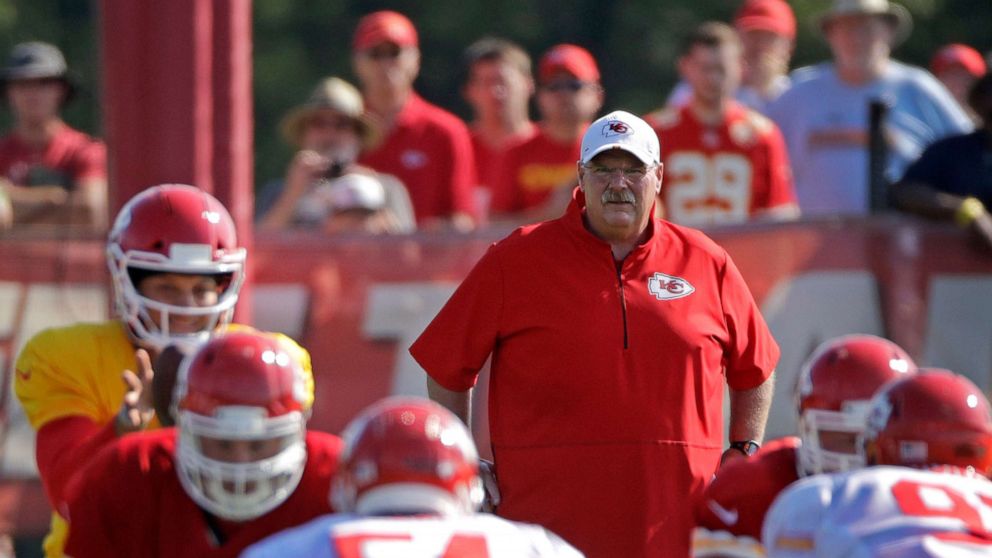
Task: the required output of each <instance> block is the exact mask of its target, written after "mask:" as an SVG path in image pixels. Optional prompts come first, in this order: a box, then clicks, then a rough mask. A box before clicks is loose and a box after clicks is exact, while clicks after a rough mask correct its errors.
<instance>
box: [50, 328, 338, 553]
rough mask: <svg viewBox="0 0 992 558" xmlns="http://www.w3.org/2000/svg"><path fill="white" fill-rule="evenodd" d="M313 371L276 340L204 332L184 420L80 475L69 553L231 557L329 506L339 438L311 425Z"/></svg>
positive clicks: (115, 450)
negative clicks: (309, 388)
mask: <svg viewBox="0 0 992 558" xmlns="http://www.w3.org/2000/svg"><path fill="white" fill-rule="evenodd" d="M306 374H307V373H306V372H305V371H304V368H303V363H302V362H301V361H300V360H299V357H298V355H297V354H296V351H294V349H293V348H292V347H288V348H287V346H286V345H285V344H284V343H283V342H282V341H281V340H280V339H278V338H277V337H274V336H271V335H267V334H262V333H257V332H254V333H248V332H238V333H227V334H223V335H220V336H217V337H215V338H214V339H212V340H210V341H208V342H207V343H206V344H205V345H204V346H203V347H201V348H200V349H199V350H198V351H197V352H196V353H195V354H194V355H193V356H192V357H191V361H190V363H189V364H188V365H186V366H185V368H184V371H183V373H182V375H181V377H180V388H179V394H178V409H179V412H178V426H177V427H176V428H164V429H161V430H159V431H157V432H154V433H146V434H143V435H140V436H127V437H125V438H122V439H120V440H117V441H115V442H113V443H112V444H110V445H109V446H108V447H105V448H103V450H102V451H101V452H100V453H98V454H97V456H96V457H94V458H93V459H92V462H91V463H90V464H89V466H87V467H86V468H85V470H84V471H83V472H82V473H81V474H80V477H79V481H78V482H77V484H76V485H75V487H74V489H73V490H72V491H71V494H70V499H69V508H68V509H69V516H70V517H72V526H71V530H70V533H69V541H68V544H67V545H66V551H67V553H68V554H70V555H72V556H75V557H76V558H87V557H100V558H112V557H115V556H119V557H121V558H125V557H132V556H148V557H162V558H182V557H197V558H205V557H210V556H215V557H222V556H230V557H233V556H237V555H238V553H239V552H240V551H241V550H243V549H244V548H245V547H247V546H248V545H250V544H251V543H253V542H255V541H258V540H261V539H263V538H265V537H266V536H268V535H271V534H273V533H275V532H277V531H279V530H281V529H286V528H288V527H292V526H295V525H299V524H302V523H304V522H306V521H309V520H311V519H313V518H315V517H318V516H320V515H323V514H326V513H329V512H330V506H329V504H328V501H327V493H328V491H329V490H330V487H331V478H332V476H333V474H334V472H335V471H336V469H337V459H338V454H339V453H340V451H341V445H342V444H341V440H340V439H338V438H337V437H336V436H333V435H331V434H325V433H323V432H314V431H310V432H307V429H306V419H307V417H308V416H309V412H308V409H309V404H310V401H309V395H308V394H307V393H306V390H303V389H300V386H302V385H304V384H305V383H306ZM122 487H126V489H123V490H122Z"/></svg>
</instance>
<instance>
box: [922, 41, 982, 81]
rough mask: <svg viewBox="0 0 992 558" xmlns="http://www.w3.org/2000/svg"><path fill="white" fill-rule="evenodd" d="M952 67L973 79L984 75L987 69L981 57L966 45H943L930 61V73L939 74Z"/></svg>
mask: <svg viewBox="0 0 992 558" xmlns="http://www.w3.org/2000/svg"><path fill="white" fill-rule="evenodd" d="M952 66H961V67H962V68H964V69H965V70H966V71H967V72H968V73H969V74H971V75H973V76H975V77H981V76H983V75H985V71H986V70H987V69H988V68H987V66H986V64H985V60H984V59H983V58H982V55H981V54H980V53H979V52H978V51H977V50H975V49H973V48H971V47H970V46H968V45H963V44H961V43H952V44H949V45H945V46H943V47H941V48H940V50H938V51H937V53H936V54H934V55H933V59H931V60H930V71H932V72H933V73H934V74H941V73H943V72H944V71H945V70H947V69H948V68H950V67H952Z"/></svg>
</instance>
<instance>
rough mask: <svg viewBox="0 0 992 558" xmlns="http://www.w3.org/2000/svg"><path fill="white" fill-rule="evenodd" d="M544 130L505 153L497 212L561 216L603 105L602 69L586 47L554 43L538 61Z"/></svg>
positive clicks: (529, 218) (517, 216) (494, 205)
mask: <svg viewBox="0 0 992 558" xmlns="http://www.w3.org/2000/svg"><path fill="white" fill-rule="evenodd" d="M537 72H538V81H539V83H540V86H539V87H538V90H537V107H538V109H539V110H540V113H541V121H540V123H539V131H538V133H537V135H535V136H534V137H533V138H531V139H530V140H529V141H527V142H525V143H523V144H521V145H518V146H517V147H514V148H513V149H511V150H510V151H508V152H507V153H506V157H505V159H504V161H503V173H502V175H501V177H500V179H499V185H498V186H497V187H496V189H495V192H494V194H493V200H492V210H493V213H494V214H504V215H506V216H509V217H511V218H513V219H518V220H519V219H521V218H523V219H524V220H525V221H528V222H533V221H535V220H541V219H544V218H552V217H557V216H559V215H561V211H562V209H563V208H564V207H565V206H566V205H567V204H568V199H569V194H570V192H571V191H572V188H573V187H574V186H575V161H577V160H578V159H579V145H580V144H581V142H582V133H583V132H585V130H586V128H587V127H588V126H589V122H591V121H592V119H593V118H595V117H596V114H597V113H598V112H599V109H600V108H602V106H603V88H602V87H601V86H600V84H599V68H598V67H597V65H596V60H595V59H594V58H593V57H592V54H590V53H589V51H587V50H586V49H584V48H582V47H580V46H576V45H570V44H561V45H556V46H553V47H551V48H550V49H549V50H548V51H547V52H546V53H544V55H543V56H542V57H541V61H540V63H539V65H538V70H537Z"/></svg>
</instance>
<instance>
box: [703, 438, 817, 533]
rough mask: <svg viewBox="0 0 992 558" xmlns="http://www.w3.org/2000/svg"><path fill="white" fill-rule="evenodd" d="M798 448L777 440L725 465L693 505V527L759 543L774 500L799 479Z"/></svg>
mask: <svg viewBox="0 0 992 558" xmlns="http://www.w3.org/2000/svg"><path fill="white" fill-rule="evenodd" d="M798 446H799V439H798V438H796V437H788V438H780V439H778V440H772V441H771V442H768V443H767V444H765V446H764V447H763V448H761V449H760V450H759V451H758V453H756V454H755V455H753V456H752V457H749V458H748V459H738V460H735V461H732V462H730V463H727V465H725V466H724V467H723V468H722V469H720V471H719V472H718V473H717V475H716V478H714V479H713V482H711V483H710V484H709V485H708V486H707V487H706V490H705V491H704V492H703V497H702V498H700V499H699V500H698V502H697V503H696V508H695V516H696V524H697V525H699V526H700V527H705V528H707V529H709V530H711V531H729V532H730V533H733V534H734V535H737V536H742V535H746V536H749V537H753V538H755V539H758V540H761V525H762V524H763V523H764V520H765V514H767V513H768V509H769V508H771V505H772V502H773V501H775V497H776V496H778V494H779V493H780V492H781V491H782V490H783V489H785V487H786V486H789V485H790V484H792V483H793V482H795V481H796V480H798V479H799V473H798V469H797V464H796V461H797V457H796V448H797V447H798Z"/></svg>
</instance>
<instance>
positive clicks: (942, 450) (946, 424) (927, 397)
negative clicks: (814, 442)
mask: <svg viewBox="0 0 992 558" xmlns="http://www.w3.org/2000/svg"><path fill="white" fill-rule="evenodd" d="M862 450H863V451H864V454H865V458H866V461H867V462H868V464H869V465H905V466H926V465H952V466H956V467H971V468H974V469H975V470H976V471H977V472H979V473H981V474H983V475H988V474H989V471H990V467H992V414H990V411H989V402H988V400H987V399H986V398H985V395H984V394H982V391H981V390H980V389H978V387H977V386H975V384H973V383H972V382H971V380H969V379H968V378H966V377H964V376H959V375H957V374H955V373H953V372H951V371H949V370H941V369H925V370H922V371H921V372H920V373H919V374H914V375H912V376H909V377H906V378H904V379H902V380H899V381H897V382H893V383H891V384H889V385H887V386H885V388H883V389H882V390H881V391H880V392H879V393H878V394H877V395H876V396H875V397H874V399H872V402H871V408H870V410H869V414H868V423H867V426H866V427H865V433H864V440H863V444H862Z"/></svg>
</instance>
